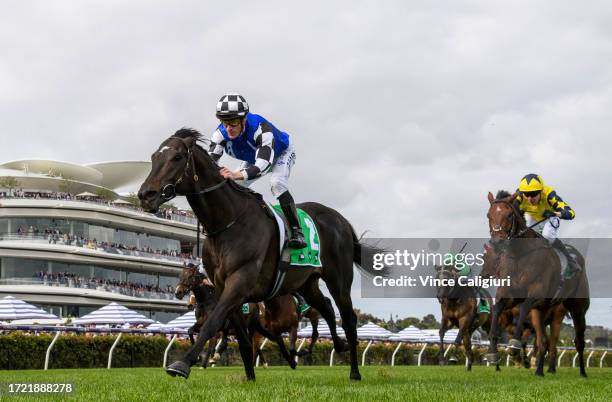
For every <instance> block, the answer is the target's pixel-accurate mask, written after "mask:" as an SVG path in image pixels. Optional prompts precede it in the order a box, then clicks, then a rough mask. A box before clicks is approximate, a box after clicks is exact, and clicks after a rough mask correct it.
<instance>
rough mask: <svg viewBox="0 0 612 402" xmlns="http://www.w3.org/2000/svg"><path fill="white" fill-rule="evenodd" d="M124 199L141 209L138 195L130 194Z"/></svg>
mask: <svg viewBox="0 0 612 402" xmlns="http://www.w3.org/2000/svg"><path fill="white" fill-rule="evenodd" d="M123 198H125V200H126V201H127V202H129V203H130V204H132V205H133V206H135V207H136V208H140V200H139V199H138V195H136V193H129V194H128V195H126V196H125V197H123Z"/></svg>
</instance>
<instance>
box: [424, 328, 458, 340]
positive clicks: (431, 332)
mask: <svg viewBox="0 0 612 402" xmlns="http://www.w3.org/2000/svg"><path fill="white" fill-rule="evenodd" d="M439 331H440V330H438V329H424V330H423V333H424V334H425V339H424V342H429V343H439V342H440V333H439ZM458 333H459V330H458V329H457V328H453V329H449V330H448V331H446V333H445V334H444V340H443V342H444V343H455V339H456V338H457V334H458Z"/></svg>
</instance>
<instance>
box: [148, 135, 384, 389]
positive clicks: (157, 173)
mask: <svg viewBox="0 0 612 402" xmlns="http://www.w3.org/2000/svg"><path fill="white" fill-rule="evenodd" d="M198 140H201V134H200V133H199V132H197V131H196V130H193V129H188V128H183V129H180V130H178V131H177V132H176V133H174V134H173V135H172V136H170V137H169V138H168V139H166V140H165V141H163V142H162V143H161V145H160V146H159V148H158V149H157V150H156V151H155V152H154V153H153V155H152V156H151V161H152V167H151V172H150V173H149V176H148V177H147V179H146V180H145V182H144V183H143V184H142V186H141V188H140V190H139V192H138V198H139V199H140V201H141V205H142V207H143V208H144V209H145V210H146V211H149V212H155V211H157V210H158V208H159V206H160V205H161V204H162V203H163V202H166V201H168V200H170V199H172V198H173V197H175V196H176V195H184V196H185V197H186V198H187V201H188V202H189V205H190V206H191V208H192V210H193V211H194V213H195V214H196V216H197V217H198V220H199V221H200V222H201V223H202V224H203V226H204V229H205V232H206V238H205V240H204V242H203V250H202V255H203V261H204V265H205V267H206V272H207V274H208V277H209V278H211V280H212V281H213V283H214V285H215V288H216V289H217V290H218V292H219V296H218V297H219V302H218V304H217V305H216V306H215V308H214V309H213V311H212V313H211V314H210V316H209V318H208V320H206V322H205V323H204V325H203V326H202V329H201V330H200V334H199V336H198V339H197V341H196V343H195V344H194V345H193V346H192V347H191V348H190V349H189V350H188V351H187V353H186V355H185V356H184V357H183V358H182V359H180V360H178V361H176V362H174V363H172V364H170V365H169V366H168V367H167V368H166V371H167V372H168V374H170V375H173V376H174V375H180V376H182V377H185V378H188V377H189V373H190V367H191V366H192V365H193V364H195V362H196V361H197V358H198V355H199V354H200V352H201V350H202V348H203V346H204V344H205V343H206V342H207V341H208V340H209V339H210V338H212V337H213V336H214V335H215V334H216V333H217V331H218V330H219V329H220V328H221V326H222V325H223V323H224V322H225V320H226V319H228V318H229V319H230V320H231V321H232V324H233V326H234V328H236V331H237V337H238V345H239V348H240V354H241V356H242V360H243V363H244V369H245V372H246V377H247V379H249V380H254V379H255V371H254V369H253V362H252V360H253V357H252V351H251V344H250V341H249V339H248V337H247V334H246V333H245V331H244V326H245V323H244V319H243V318H242V317H240V314H239V307H240V306H241V305H242V303H244V302H249V301H253V302H257V301H261V300H266V299H268V298H269V297H270V296H271V292H272V290H273V289H274V288H278V289H279V290H278V292H277V294H287V293H291V292H298V293H300V294H301V295H302V296H303V297H304V298H305V299H306V301H307V302H308V304H310V305H311V306H313V307H314V308H316V309H317V310H318V311H319V312H320V313H321V315H322V316H323V318H324V319H325V321H326V322H327V324H328V325H329V328H330V330H331V332H332V338H333V341H334V348H335V350H336V351H342V352H343V351H346V350H347V349H348V350H349V351H350V360H351V368H350V378H351V379H353V380H360V379H361V374H360V373H359V368H358V363H357V316H356V315H355V312H354V311H353V302H352V300H351V284H352V282H353V263H355V265H356V266H357V267H358V268H359V269H361V270H364V271H367V270H365V269H364V268H362V267H361V265H360V263H361V252H362V249H366V248H369V246H366V245H364V244H362V243H360V241H359V238H358V237H357V235H356V234H355V231H354V229H353V227H352V226H351V224H350V223H349V222H348V221H347V220H346V218H344V217H343V216H342V215H341V214H340V213H338V212H337V211H335V210H333V209H331V208H329V207H326V206H324V205H321V204H318V203H313V202H308V203H303V204H300V205H298V207H299V208H301V209H303V210H304V211H306V212H307V213H308V214H309V215H310V217H311V218H312V219H313V221H314V223H315V226H316V228H317V230H318V233H319V237H320V256H321V258H320V259H321V261H322V267H321V268H312V267H303V268H299V269H294V268H292V269H290V270H288V271H287V273H286V276H285V277H284V281H283V283H282V284H281V285H280V287H277V286H275V285H276V282H277V281H276V279H277V275H278V274H279V269H278V266H279V260H280V250H279V238H280V235H279V233H278V229H277V224H276V222H275V218H274V217H273V216H272V215H271V213H270V211H269V209H268V208H267V207H266V205H265V204H264V203H263V201H262V199H261V195H259V194H257V193H255V192H253V191H251V190H249V189H246V188H244V187H242V186H240V185H238V184H236V183H235V182H234V181H232V180H226V179H224V178H223V177H221V175H220V174H219V166H218V165H217V164H216V163H215V162H214V161H213V160H212V158H211V157H210V156H209V155H208V153H207V152H206V151H205V150H204V149H203V148H202V147H201V146H200V145H198V144H197V141H198ZM369 274H371V275H374V274H375V272H374V271H373V270H372V272H369ZM319 278H322V279H323V280H324V281H325V283H326V285H327V288H328V290H329V292H330V294H331V296H332V298H333V299H334V301H335V303H336V305H337V307H338V309H339V311H340V316H341V317H342V327H343V328H344V331H345V332H346V337H347V340H348V347H347V344H346V343H345V342H344V341H342V340H341V339H340V338H339V337H338V334H337V332H336V321H335V314H334V310H333V307H332V305H331V303H330V302H329V301H326V300H325V298H324V296H323V293H321V290H320V289H319V284H318V280H319Z"/></svg>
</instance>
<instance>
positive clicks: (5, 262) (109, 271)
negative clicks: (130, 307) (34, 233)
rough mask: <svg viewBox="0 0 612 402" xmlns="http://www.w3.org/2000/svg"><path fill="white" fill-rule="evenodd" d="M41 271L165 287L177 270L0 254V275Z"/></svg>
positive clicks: (33, 276)
mask: <svg viewBox="0 0 612 402" xmlns="http://www.w3.org/2000/svg"><path fill="white" fill-rule="evenodd" d="M41 273H42V275H41ZM45 274H46V275H47V277H48V278H56V277H62V276H64V275H65V274H69V275H70V276H71V277H72V276H76V277H80V278H83V279H96V280H102V281H109V282H110V281H113V282H114V281H121V282H128V283H130V284H138V285H144V286H153V287H160V288H167V287H168V286H170V287H174V286H176V284H177V282H178V274H175V275H172V274H163V273H157V272H139V271H131V270H127V269H123V268H114V267H104V266H99V265H84V264H71V263H65V262H59V261H46V260H35V259H28V258H14V257H2V258H1V259H0V279H4V280H6V279H23V280H32V279H39V278H41V277H42V276H44V275H45ZM54 274H55V275H54ZM5 282H6V281H5Z"/></svg>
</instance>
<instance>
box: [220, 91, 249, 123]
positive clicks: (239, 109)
mask: <svg viewBox="0 0 612 402" xmlns="http://www.w3.org/2000/svg"><path fill="white" fill-rule="evenodd" d="M247 113H249V104H248V103H247V101H246V99H244V97H243V96H242V95H240V94H237V93H235V92H233V93H228V94H225V95H223V96H222V97H221V99H219V102H218V103H217V118H218V119H220V120H231V119H235V118H237V117H244V116H246V115H247Z"/></svg>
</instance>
